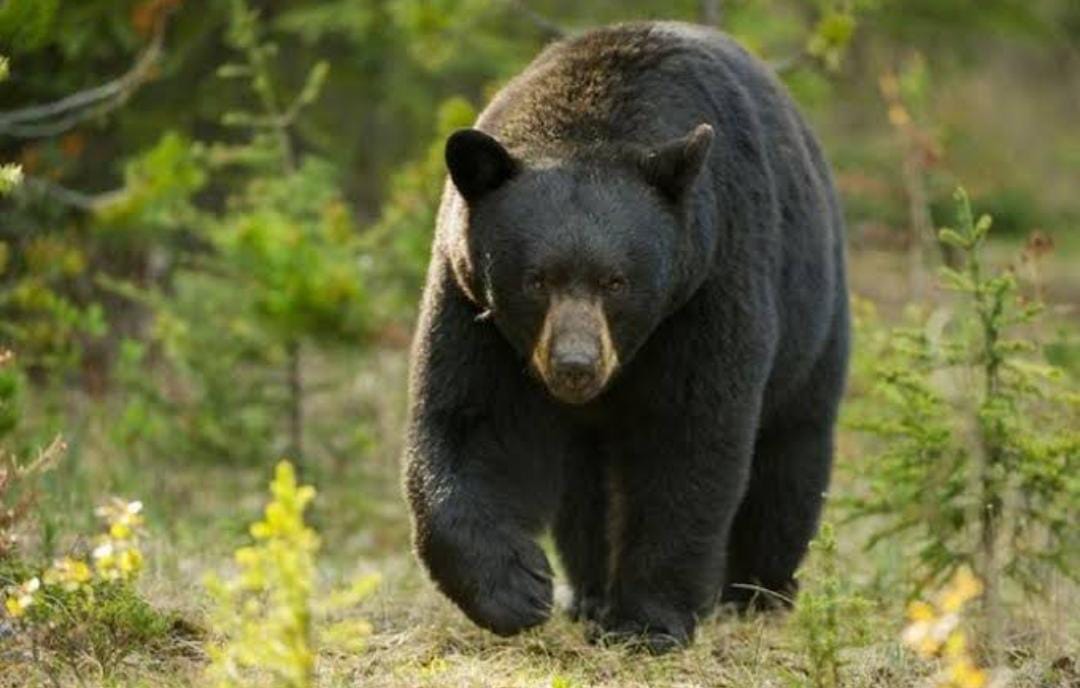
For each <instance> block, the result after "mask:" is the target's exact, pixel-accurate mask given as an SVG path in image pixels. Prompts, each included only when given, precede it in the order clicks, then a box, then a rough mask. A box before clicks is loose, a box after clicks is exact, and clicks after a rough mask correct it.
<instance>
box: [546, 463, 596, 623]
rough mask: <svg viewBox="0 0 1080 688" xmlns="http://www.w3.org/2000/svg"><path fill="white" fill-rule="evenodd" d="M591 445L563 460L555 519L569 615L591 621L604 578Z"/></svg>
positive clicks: (594, 614) (594, 464)
mask: <svg viewBox="0 0 1080 688" xmlns="http://www.w3.org/2000/svg"><path fill="white" fill-rule="evenodd" d="M590 446H591V445H587V446H586V447H583V448H582V449H581V450H579V451H577V452H572V453H571V455H570V456H569V457H568V465H567V467H566V472H565V479H564V487H563V494H562V499H561V501H560V503H559V512H558V515H557V517H556V520H555V533H554V534H555V544H556V546H557V547H558V550H559V558H560V559H561V561H562V564H563V568H564V569H565V570H566V575H567V577H568V578H569V579H570V586H571V588H572V589H573V593H574V597H573V601H572V602H571V605H570V616H571V618H572V619H574V620H575V621H595V620H597V618H598V615H599V613H600V610H601V609H602V608H603V606H604V601H605V599H604V598H605V595H606V591H607V578H608V575H607V573H608V556H609V555H608V544H607V533H606V528H607V526H606V523H607V489H606V485H605V483H604V481H605V467H604V463H603V461H602V457H601V456H599V455H598V453H597V452H592V451H588V448H589V447H590Z"/></svg>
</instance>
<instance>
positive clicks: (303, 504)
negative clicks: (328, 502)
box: [207, 461, 377, 688]
mask: <svg viewBox="0 0 1080 688" xmlns="http://www.w3.org/2000/svg"><path fill="white" fill-rule="evenodd" d="M270 492H271V495H272V497H273V498H272V499H271V501H270V503H269V504H267V506H266V509H265V513H264V516H263V520H261V521H258V522H256V523H254V524H252V526H251V536H252V537H253V538H254V541H255V542H254V544H253V545H251V546H248V547H243V548H241V549H238V550H237V551H236V555H235V557H236V564H237V567H238V568H239V571H238V573H237V575H236V577H235V578H233V579H232V580H230V581H227V582H226V581H223V580H222V579H220V578H218V577H215V576H211V577H209V578H208V579H207V586H208V588H209V590H210V593H211V595H212V596H213V597H214V599H215V601H216V613H215V620H216V624H217V630H218V633H219V635H220V636H221V639H222V643H221V644H220V645H218V646H217V647H214V648H212V649H211V657H212V660H213V661H212V665H211V667H210V670H209V679H210V680H211V681H212V682H213V684H214V685H215V686H220V687H221V688H240V687H242V686H277V687H280V688H310V687H311V686H314V685H315V657H316V651H317V649H318V647H320V646H321V645H324V644H334V645H336V646H337V647H338V648H339V649H347V651H351V652H356V651H357V650H358V649H359V647H360V646H359V645H358V643H361V642H362V641H363V638H364V637H365V636H366V635H368V634H369V633H370V632H371V627H370V626H369V625H367V623H366V622H364V621H363V620H355V619H353V620H344V621H342V620H338V621H336V622H334V623H330V624H325V623H324V622H325V620H326V619H327V618H328V617H329V616H330V615H331V614H333V613H335V612H338V611H340V610H342V609H346V608H348V607H351V606H354V605H355V604H356V603H357V602H359V601H360V600H361V599H363V598H364V597H365V596H367V595H368V594H369V593H370V591H371V590H372V589H373V587H374V586H375V584H376V583H377V579H376V578H374V577H367V578H364V579H361V580H360V581H358V582H357V584H355V585H354V586H353V587H352V588H351V589H349V590H344V591H341V592H338V593H336V594H331V595H319V594H317V592H316V580H315V560H316V554H317V553H318V549H319V537H318V535H317V534H316V533H315V531H314V530H312V529H311V528H310V527H309V526H308V525H307V524H306V523H305V520H304V512H305V511H306V510H307V508H308V506H309V505H310V504H311V502H312V500H313V499H314V498H315V490H314V489H313V488H311V487H309V486H301V485H299V484H298V483H297V481H296V473H295V471H294V469H293V467H292V465H291V464H289V463H288V462H286V461H282V462H281V463H279V464H278V466H277V469H276V471H275V473H274V480H273V482H272V483H271V484H270ZM341 643H345V644H344V646H342V645H341Z"/></svg>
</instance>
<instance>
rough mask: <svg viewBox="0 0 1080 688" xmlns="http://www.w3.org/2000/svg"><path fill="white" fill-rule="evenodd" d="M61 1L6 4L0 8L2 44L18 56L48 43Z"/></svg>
mask: <svg viewBox="0 0 1080 688" xmlns="http://www.w3.org/2000/svg"><path fill="white" fill-rule="evenodd" d="M59 8H60V0H6V2H4V4H2V5H0V42H2V43H3V44H4V45H6V46H11V48H12V49H13V50H14V51H15V52H25V51H29V50H33V49H35V48H37V47H39V46H40V45H42V44H43V43H45V41H47V40H48V38H49V30H50V29H51V28H52V25H53V21H54V20H55V18H56V12H57V10H58V9H59Z"/></svg>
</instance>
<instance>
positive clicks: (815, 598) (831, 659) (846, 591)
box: [791, 523, 869, 688]
mask: <svg viewBox="0 0 1080 688" xmlns="http://www.w3.org/2000/svg"><path fill="white" fill-rule="evenodd" d="M799 583H800V588H801V590H800V593H799V597H798V600H797V601H796V604H795V613H794V615H793V616H792V618H791V631H792V633H793V634H794V637H795V640H796V643H797V645H798V647H799V649H800V651H801V653H802V655H803V657H804V658H805V661H806V673H805V675H801V674H800V675H799V676H793V677H792V679H793V682H794V683H795V684H796V685H806V686H812V687H813V688H839V687H840V686H842V685H844V683H843V680H842V674H843V667H844V659H843V657H842V653H843V651H844V650H845V649H846V648H851V647H857V646H859V645H862V644H865V643H866V640H867V632H866V617H867V613H868V611H869V603H868V602H867V601H866V600H864V599H863V598H861V597H859V595H857V594H856V593H855V592H854V591H853V589H852V586H851V583H850V581H848V580H847V578H846V577H845V576H844V575H843V572H842V571H841V569H840V564H839V561H838V558H837V543H836V533H835V531H834V530H833V526H832V524H831V523H824V524H822V526H821V531H820V532H819V533H818V536H817V537H816V538H815V539H814V541H813V542H812V543H811V544H810V559H809V560H808V561H807V564H806V565H805V566H804V567H803V569H802V570H801V571H800V572H799Z"/></svg>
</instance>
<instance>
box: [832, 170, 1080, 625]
mask: <svg viewBox="0 0 1080 688" xmlns="http://www.w3.org/2000/svg"><path fill="white" fill-rule="evenodd" d="M956 198H957V206H958V224H957V226H956V227H955V228H946V229H943V230H941V232H940V237H941V240H942V241H943V242H945V243H947V244H948V245H950V246H952V247H954V248H956V249H957V250H958V251H959V252H960V253H961V255H962V256H963V259H964V260H963V267H962V268H960V269H951V268H944V269H943V270H942V279H943V283H944V285H945V286H946V288H947V289H948V290H949V291H951V292H952V293H954V294H955V295H956V297H957V299H958V302H957V304H956V306H955V311H954V312H953V313H952V316H951V318H950V319H949V320H948V322H942V319H941V318H940V316H939V317H936V318H934V319H931V320H929V321H928V322H927V324H926V325H925V326H923V327H920V328H914V329H905V330H898V331H896V332H894V333H893V334H892V336H891V338H890V339H889V340H888V341H887V344H886V348H885V351H884V352H883V354H884V358H885V362H884V363H883V364H882V365H880V366H879V367H878V369H877V376H876V389H875V390H874V392H875V394H874V399H875V400H876V402H877V405H876V407H874V408H869V409H864V411H863V412H862V414H861V415H860V417H859V418H858V419H857V420H856V422H855V426H856V427H857V428H858V429H861V430H862V431H864V432H865V433H867V434H868V435H869V436H870V437H871V438H874V439H876V440H877V441H878V447H879V450H878V452H877V455H876V456H874V457H873V458H870V459H868V460H867V461H868V465H873V466H874V467H875V470H874V473H873V475H872V478H871V481H870V484H869V487H868V490H867V491H866V493H864V494H862V495H857V496H855V497H853V498H851V499H849V500H848V501H847V505H848V507H849V508H850V510H851V511H850V513H851V515H852V516H853V517H855V518H860V517H874V523H876V524H877V527H876V534H875V536H874V537H873V539H872V540H871V544H873V543H875V542H878V541H880V540H881V539H883V538H886V537H893V536H895V535H898V534H900V533H909V534H911V535H913V536H915V538H916V541H917V543H918V544H917V547H918V548H917V550H916V552H917V558H916V562H917V564H918V567H919V569H920V576H919V579H918V580H919V584H920V585H937V584H940V583H941V582H942V581H943V580H945V579H947V578H949V577H951V576H952V575H954V573H955V572H956V571H957V570H958V569H960V568H961V567H962V566H965V565H967V566H970V567H972V569H973V570H974V571H975V572H976V575H977V576H978V577H979V578H980V579H982V580H983V581H984V583H985V585H986V592H985V595H984V601H985V604H986V606H987V608H988V609H995V608H996V607H997V606H999V605H1000V603H1001V592H1000V590H999V586H1000V582H1001V581H1003V580H1006V579H1007V580H1012V581H1015V582H1017V583H1019V584H1020V585H1022V586H1024V587H1028V588H1033V587H1039V586H1040V584H1041V582H1042V581H1043V580H1045V576H1044V574H1045V573H1046V571H1047V570H1048V569H1056V570H1058V571H1060V572H1061V573H1062V574H1063V575H1066V576H1071V577H1075V575H1076V571H1077V566H1076V556H1077V552H1080V540H1078V538H1080V534H1078V532H1077V530H1076V528H1075V524H1074V523H1073V521H1074V519H1075V505H1076V504H1077V503H1080V480H1078V479H1077V476H1078V475H1080V473H1078V471H1080V431H1078V428H1080V394H1078V393H1077V392H1076V390H1075V386H1074V383H1073V381H1071V380H1070V379H1069V378H1068V377H1067V376H1066V375H1065V374H1064V373H1063V372H1062V371H1060V370H1058V369H1056V368H1054V367H1053V366H1050V365H1049V364H1047V363H1046V362H1045V360H1044V358H1043V357H1042V355H1041V351H1040V350H1039V347H1038V345H1037V344H1036V343H1035V342H1034V341H1032V340H1031V339H1030V338H1026V337H1024V328H1025V327H1027V326H1030V325H1031V324H1032V323H1033V322H1034V321H1035V320H1036V319H1037V318H1038V317H1039V315H1040V313H1041V310H1042V309H1041V307H1040V306H1039V305H1038V304H1035V303H1029V302H1025V301H1023V300H1022V299H1021V298H1020V296H1019V293H1018V287H1017V283H1016V280H1015V278H1014V277H1013V275H1012V274H1011V273H1009V272H991V271H988V270H987V268H986V267H985V265H984V263H983V261H982V256H981V248H982V246H983V244H984V242H985V240H986V236H987V233H988V232H989V230H990V226H991V220H990V218H989V216H982V217H981V218H979V219H978V220H975V218H974V217H973V215H972V212H971V208H970V204H969V202H968V199H967V196H966V195H965V194H964V193H963V191H959V192H957V195H956Z"/></svg>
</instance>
